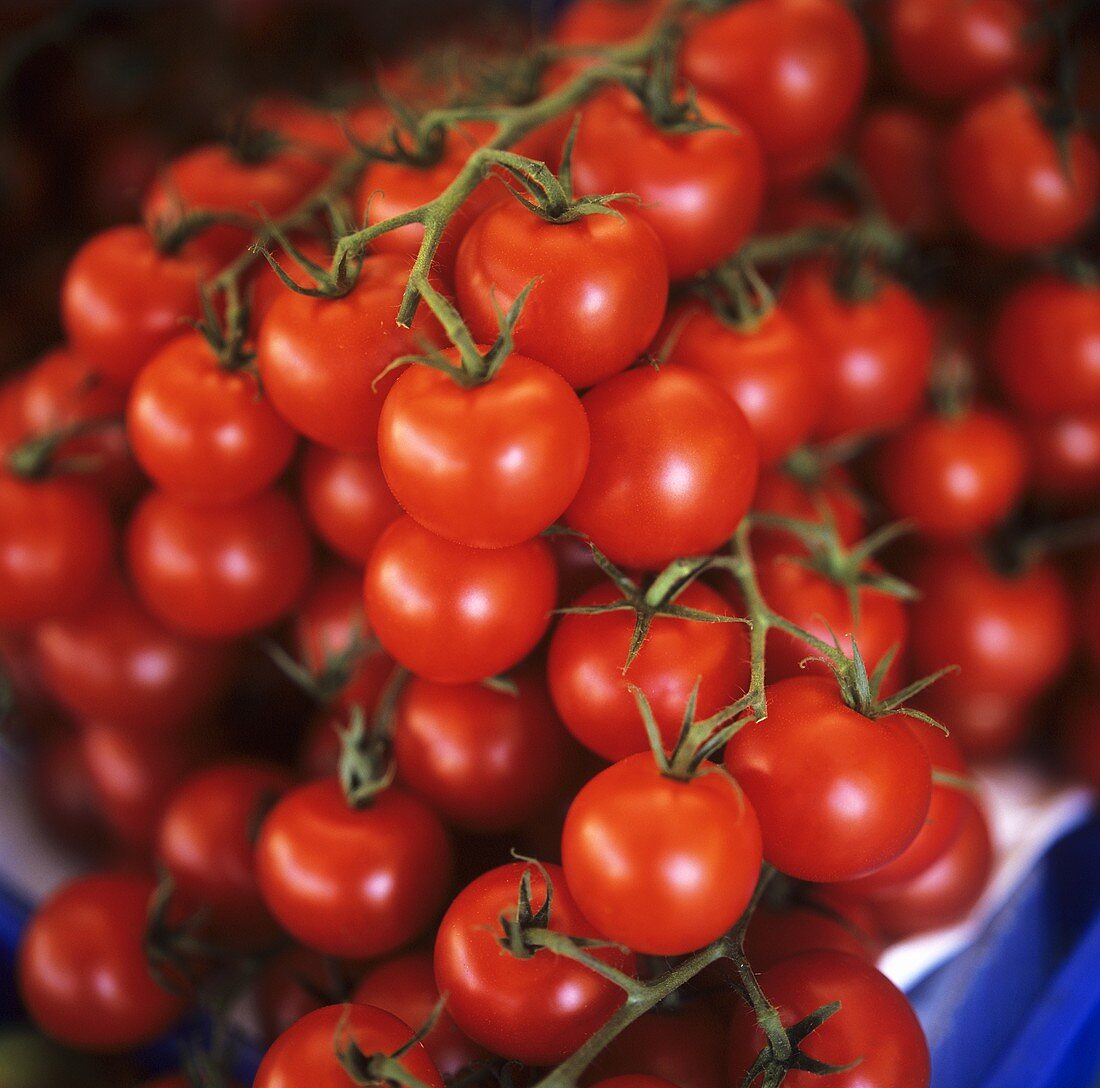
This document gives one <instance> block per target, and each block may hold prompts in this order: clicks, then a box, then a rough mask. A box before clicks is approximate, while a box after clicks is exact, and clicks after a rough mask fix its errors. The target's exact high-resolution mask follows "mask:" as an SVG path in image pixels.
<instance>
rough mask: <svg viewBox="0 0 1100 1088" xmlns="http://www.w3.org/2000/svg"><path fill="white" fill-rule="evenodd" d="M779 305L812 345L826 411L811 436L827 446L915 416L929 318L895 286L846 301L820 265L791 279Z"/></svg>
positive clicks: (926, 360)
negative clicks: (821, 374) (807, 334)
mask: <svg viewBox="0 0 1100 1088" xmlns="http://www.w3.org/2000/svg"><path fill="white" fill-rule="evenodd" d="M783 298H784V302H785V304H786V305H787V307H788V309H789V310H790V312H791V314H792V315H793V316H794V317H795V318H796V320H799V321H801V322H802V323H803V325H804V326H805V327H806V328H807V329H808V330H809V332H810V333H811V334H812V335H813V336H814V337H815V338H816V339H817V342H818V346H819V350H820V352H821V354H820V357H819V358H820V366H821V367H822V370H823V372H824V379H825V391H824V394H823V397H824V404H825V412H824V415H823V417H822V419H821V421H820V423H819V424H818V428H817V437H818V438H821V439H826V440H831V439H834V438H851V437H855V436H859V435H866V434H873V433H876V432H879V431H886V430H892V429H893V428H895V427H897V426H898V425H899V424H901V423H903V422H904V421H905V420H906V419H908V418H909V417H910V416H911V415H913V414H914V412H916V410H917V408H918V407H919V406H920V403H921V398H922V397H923V395H924V389H925V383H926V382H927V380H928V372H929V368H930V366H931V363H932V346H933V330H932V322H931V319H930V317H929V314H928V312H927V311H926V310H925V309H924V307H923V306H921V304H920V303H919V302H918V301H917V300H916V299H915V298H914V297H913V296H912V295H911V294H910V293H909V292H908V291H907V290H906V289H905V288H904V287H902V286H901V284H899V283H895V282H894V281H892V280H885V281H883V282H881V283H880V284H879V285H878V289H877V291H876V292H875V294H874V295H872V296H871V297H870V298H868V299H863V300H858V301H851V302H850V301H848V300H846V299H844V298H842V297H841V296H840V295H839V294H838V293H837V292H836V291H835V290H834V288H833V285H832V283H831V282H830V278H829V272H828V269H827V268H826V267H825V266H823V265H818V264H807V265H802V266H801V267H799V268H796V269H795V271H794V272H793V273H792V275H791V278H790V281H789V283H788V284H787V289H786V292H785V294H784V296H783Z"/></svg>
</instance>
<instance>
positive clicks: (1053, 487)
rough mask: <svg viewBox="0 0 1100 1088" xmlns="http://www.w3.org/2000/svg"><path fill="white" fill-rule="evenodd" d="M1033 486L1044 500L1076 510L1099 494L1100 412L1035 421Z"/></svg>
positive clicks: (1030, 442)
mask: <svg viewBox="0 0 1100 1088" xmlns="http://www.w3.org/2000/svg"><path fill="white" fill-rule="evenodd" d="M1026 434H1027V439H1028V446H1029V450H1030V454H1031V462H1032V473H1031V475H1032V482H1033V484H1034V486H1035V490H1036V491H1038V492H1039V494H1041V495H1042V496H1043V497H1044V498H1049V499H1053V500H1055V501H1056V502H1058V503H1062V504H1068V505H1070V506H1075V505H1078V504H1087V503H1088V502H1089V501H1090V500H1091V499H1093V498H1095V496H1096V495H1097V494H1098V493H1100V412H1091V413H1088V414H1086V415H1075V414H1071V415H1065V416H1059V417H1058V418H1057V419H1039V420H1034V421H1032V422H1031V423H1030V424H1029V425H1028V426H1027V429H1026Z"/></svg>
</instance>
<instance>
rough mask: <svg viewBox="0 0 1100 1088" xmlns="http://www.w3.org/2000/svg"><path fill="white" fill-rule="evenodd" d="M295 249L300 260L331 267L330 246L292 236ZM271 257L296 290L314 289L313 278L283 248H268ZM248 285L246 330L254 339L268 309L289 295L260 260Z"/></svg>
mask: <svg viewBox="0 0 1100 1088" xmlns="http://www.w3.org/2000/svg"><path fill="white" fill-rule="evenodd" d="M291 241H292V242H293V243H294V248H295V249H297V251H298V252H299V253H301V254H302V256H303V257H307V258H308V259H309V260H311V261H313V262H314V263H315V264H317V265H320V267H321V268H330V267H331V266H332V243H331V242H323V241H321V239H319V238H315V237H313V236H312V235H309V234H307V235H298V234H294V235H292V236H291ZM269 248H270V249H271V254H272V256H273V257H274V258H275V260H276V261H277V262H278V264H279V267H280V268H281V269H282V270H283V271H284V272H285V273H286V274H287V275H288V276H289V277H290V279H291V281H292V282H294V283H296V284H297V285H298V286H299V287H306V288H311V287H313V286H314V280H313V277H312V276H311V275H310V273H309V272H308V271H306V269H304V268H303V267H302V266H301V265H300V264H299V263H298V262H297V261H296V260H295V259H294V258H293V257H292V256H290V254H289V253H287V251H286V250H285V249H284V248H283V247H282V246H278V247H276V246H270V247H269ZM247 282H248V288H247V290H248V291H249V305H248V329H249V334H250V335H251V336H252V337H253V338H254V337H255V336H256V335H257V333H258V332H259V330H260V326H261V325H262V324H263V321H264V318H265V317H267V315H268V314H269V313H270V312H271V307H272V306H274V305H275V303H276V302H278V301H279V299H281V298H282V297H283V295H286V294H289V293H291V292H290V288H289V287H287V285H286V284H285V283H283V281H282V279H281V278H280V277H279V274H278V273H277V272H276V271H275V269H274V268H272V267H271V265H270V264H269V263H268V262H267V261H266V260H263V261H259V262H258V263H257V265H256V267H255V268H254V269H253V271H252V273H251V275H250V277H249V280H248V281H247Z"/></svg>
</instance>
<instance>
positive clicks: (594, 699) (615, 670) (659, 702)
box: [547, 581, 749, 760]
mask: <svg viewBox="0 0 1100 1088" xmlns="http://www.w3.org/2000/svg"><path fill="white" fill-rule="evenodd" d="M620 599H621V595H620V593H619V591H618V590H617V589H616V588H615V587H614V586H613V585H611V584H609V583H608V582H606V581H605V582H603V583H602V584H600V585H598V586H596V587H595V588H594V589H591V590H589V591H588V592H587V593H585V594H583V595H582V596H581V597H579V598H578V599H577V600H576V601H573V602H571V604H572V605H574V606H576V607H582V608H583V607H588V606H591V605H601V604H611V603H613V602H615V601H617V600H620ZM676 603H677V604H680V605H682V606H684V607H685V608H695V609H698V610H699V611H702V612H709V613H712V614H713V615H717V616H733V615H736V612H735V611H734V609H733V607H732V606H731V605H730V604H729V602H728V601H726V600H725V599H724V598H723V597H722V596H721V595H720V594H718V593H716V592H715V591H714V590H713V589H710V588H709V587H708V586H705V585H703V584H701V583H700V582H694V583H692V584H691V585H690V586H688V587H687V588H686V589H685V590H684V591H683V592H682V593H681V594H680V595H679V596H678V597H677V598H676ZM634 621H635V614H634V612H633V611H632V610H630V609H626V610H624V611H615V612H601V613H595V614H589V615H585V614H583V613H574V614H571V615H565V616H562V618H561V619H560V620H559V621H558V625H557V627H555V629H554V633H553V635H551V637H550V653H549V657H548V660H547V678H548V680H549V684H550V694H551V696H552V697H553V699H554V705H555V707H557V710H558V713H559V714H560V715H561V718H562V721H564V722H565V724H566V726H567V728H568V729H569V731H570V732H571V733H572V734H573V736H575V737H576V738H577V740H579V741H580V742H581V744H583V745H584V746H585V747H586V748H589V749H591V750H592V751H593V752H596V753H598V754H599V755H601V756H603V757H604V758H605V759H612V760H614V759H622V758H623V756H628V755H632V754H633V753H635V752H647V751H649V741H648V739H647V738H646V732H645V726H644V724H643V723H642V719H641V716H640V715H639V713H638V705H637V703H636V702H635V700H634V696H633V695H632V694H631V692H630V686H631V685H635V686H637V687H639V688H641V690H642V692H644V694H645V696H646V698H647V699H648V700H649V704H650V707H651V708H652V710H653V715H654V717H655V718H656V719H657V724H658V726H659V727H660V730H661V736H662V738H663V739H664V741H665V743H666V745H667V746H668V747H669V748H671V747H672V746H673V745H674V744H675V743H676V738H677V736H678V735H679V732H680V726H681V725H682V724H683V719H684V707H685V706H687V701H688V698H689V697H690V695H691V691H692V688H693V687H694V686H695V683H696V681H697V680H698V681H699V693H698V702H697V705H696V716H697V717H698V718H707V717H709V716H710V715H711V714H714V713H716V712H717V711H719V710H721V709H722V708H723V707H726V706H729V704H730V703H732V702H733V701H734V700H736V699H738V698H739V697H740V696H741V695H743V694H744V692H745V689H746V687H747V686H748V679H749V672H748V661H749V644H748V640H749V636H748V630H747V628H746V626H745V625H744V624H743V623H720V622H719V623H704V622H700V621H696V620H684V619H678V618H675V617H672V616H657V617H655V618H654V620H653V622H652V624H651V625H650V628H649V634H648V635H647V636H646V640H645V642H643V643H642V647H641V649H640V650H639V651H638V654H637V656H636V657H635V659H634V661H633V662H632V663H631V665H630V669H629V670H628V671H627V672H626V674H625V675H624V673H623V666H624V665H625V664H626V655H627V650H628V649H629V647H630V640H631V635H632V634H633V631H634Z"/></svg>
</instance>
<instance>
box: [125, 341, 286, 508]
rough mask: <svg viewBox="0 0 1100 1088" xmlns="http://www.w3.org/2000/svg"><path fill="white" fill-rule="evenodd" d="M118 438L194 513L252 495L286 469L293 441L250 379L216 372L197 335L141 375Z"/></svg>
mask: <svg viewBox="0 0 1100 1088" xmlns="http://www.w3.org/2000/svg"><path fill="white" fill-rule="evenodd" d="M126 432H127V434H128V436H129V438H130V443H131V445H132V446H133V448H134V456H135V457H137V459H138V463H139V464H140V465H141V467H142V468H143V469H145V471H146V472H147V473H148V474H149V476H151V477H152V479H153V482H154V483H155V484H156V485H157V486H158V487H160V488H161V489H162V490H163V491H164V492H165V493H167V494H169V495H172V496H174V497H175V498H178V499H181V500H182V501H184V502H187V503H192V504H194V505H196V506H199V505H201V506H207V505H210V506H229V505H232V504H234V503H239V502H241V501H242V500H244V499H249V498H251V497H252V496H253V495H257V494H259V493H260V492H261V491H263V490H264V488H266V487H268V486H269V485H270V484H272V483H274V481H275V478H276V477H277V476H279V474H280V473H281V472H282V471H283V469H284V468H286V466H287V464H288V463H289V461H290V457H291V454H293V452H294V440H295V435H294V432H293V431H292V430H291V429H290V427H289V426H288V425H287V424H286V423H285V422H284V421H283V419H282V417H281V416H279V415H277V414H276V413H275V411H274V409H273V408H272V407H271V405H270V404H269V403H268V402H267V401H266V400H265V399H264V398H263V396H262V394H261V391H260V385H259V382H258V381H257V380H256V377H255V375H253V374H251V373H249V372H248V371H247V370H227V369H225V368H223V367H222V366H221V365H220V364H219V363H218V360H217V357H216V356H215V355H214V352H213V351H212V349H211V348H210V345H209V344H208V343H207V342H206V340H205V339H204V338H203V337H202V336H201V335H199V333H191V334H190V335H185V336H180V337H177V339H175V340H174V341H172V343H170V344H169V345H168V346H167V347H166V348H164V350H163V351H161V352H160V353H159V354H158V355H155V356H154V357H153V359H152V360H151V361H150V362H149V363H147V364H146V365H145V366H144V367H143V368H142V370H141V372H140V373H139V374H138V376H137V380H136V381H135V382H134V386H133V389H132V390H131V391H130V401H129V404H128V405H127V408H126Z"/></svg>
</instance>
